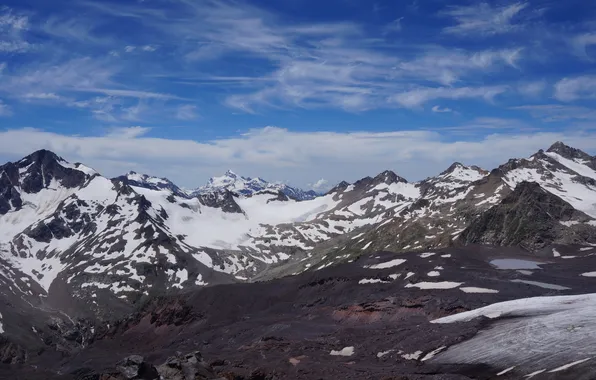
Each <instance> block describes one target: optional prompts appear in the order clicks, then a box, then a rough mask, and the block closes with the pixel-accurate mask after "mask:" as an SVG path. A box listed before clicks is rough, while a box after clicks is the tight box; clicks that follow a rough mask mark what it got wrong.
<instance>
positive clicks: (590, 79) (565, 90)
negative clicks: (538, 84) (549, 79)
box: [555, 75, 596, 102]
mask: <svg viewBox="0 0 596 380" xmlns="http://www.w3.org/2000/svg"><path fill="white" fill-rule="evenodd" d="M595 96H596V76H593V75H584V76H579V77H574V78H564V79H561V80H560V81H559V82H557V83H556V84H555V98H556V99H558V100H560V101H562V102H571V101H574V100H577V99H581V98H593V97H595Z"/></svg>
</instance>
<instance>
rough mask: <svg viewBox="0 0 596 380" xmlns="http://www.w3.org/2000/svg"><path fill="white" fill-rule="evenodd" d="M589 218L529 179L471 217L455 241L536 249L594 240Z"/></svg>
mask: <svg viewBox="0 0 596 380" xmlns="http://www.w3.org/2000/svg"><path fill="white" fill-rule="evenodd" d="M590 219H591V218H590V217H588V216H587V215H586V214H584V213H582V212H581V211H578V210H576V209H574V208H573V206H571V205H570V204H569V203H567V202H565V201H563V200H562V199H561V198H559V197H557V196H555V195H553V194H551V193H549V192H547V191H546V190H544V189H542V188H541V187H540V185H538V184H537V183H533V182H522V183H520V184H519V185H518V186H517V187H516V188H515V190H514V191H513V192H512V193H511V194H509V195H508V196H507V197H505V198H504V199H503V200H502V201H501V203H500V204H498V205H496V206H494V207H492V208H491V209H489V210H488V211H486V212H484V213H483V214H482V215H481V216H479V217H478V218H476V219H475V220H473V221H472V222H471V223H470V225H469V226H468V227H467V228H466V229H465V230H464V231H463V232H462V233H461V235H460V237H459V242H462V243H464V244H488V245H500V246H521V247H524V248H525V249H527V250H529V251H538V250H540V249H542V248H544V247H546V246H549V245H551V244H553V243H555V242H556V243H559V244H576V243H585V242H587V243H596V227H594V226H591V225H589V224H586V222H588V221H589V220H590Z"/></svg>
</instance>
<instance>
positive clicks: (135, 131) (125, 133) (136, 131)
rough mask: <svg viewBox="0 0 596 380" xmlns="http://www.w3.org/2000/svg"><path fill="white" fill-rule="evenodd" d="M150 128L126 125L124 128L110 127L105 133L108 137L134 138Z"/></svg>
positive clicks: (145, 132) (142, 134) (144, 133)
mask: <svg viewBox="0 0 596 380" xmlns="http://www.w3.org/2000/svg"><path fill="white" fill-rule="evenodd" d="M150 130H151V128H145V127H140V126H136V127H126V128H111V129H110V131H109V132H108V133H107V134H106V136H105V137H106V138H108V139H112V138H113V139H134V138H137V137H141V136H144V135H146V134H147V133H148V132H149V131H150Z"/></svg>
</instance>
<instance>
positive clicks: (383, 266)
mask: <svg viewBox="0 0 596 380" xmlns="http://www.w3.org/2000/svg"><path fill="white" fill-rule="evenodd" d="M405 262H406V260H404V259H394V260H391V261H387V262H384V263H380V264H374V265H371V266H367V267H365V268H368V269H387V268H393V267H396V266H398V265H401V264H403V263H405Z"/></svg>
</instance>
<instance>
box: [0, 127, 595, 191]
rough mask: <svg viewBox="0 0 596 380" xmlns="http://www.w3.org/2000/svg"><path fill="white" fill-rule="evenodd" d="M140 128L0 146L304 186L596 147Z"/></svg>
mask: <svg viewBox="0 0 596 380" xmlns="http://www.w3.org/2000/svg"><path fill="white" fill-rule="evenodd" d="M485 122H486V124H491V123H492V125H497V124H498V123H499V122H497V121H496V120H492V121H485ZM507 123H508V121H506V120H505V121H502V124H503V125H506V124H507ZM476 124H477V125H481V124H482V121H480V122H478V123H476ZM147 132H148V129H146V128H143V127H132V128H126V129H117V130H111V131H110V132H109V133H108V134H107V135H104V136H70V135H61V134H56V133H52V132H45V131H41V130H35V129H15V130H6V131H2V132H0V152H2V153H0V154H2V157H3V158H5V159H11V160H17V159H19V158H21V157H22V156H24V155H26V154H29V153H31V152H32V151H34V150H36V149H40V148H46V149H50V150H53V151H55V152H56V153H58V154H60V155H61V156H63V157H65V158H66V159H69V160H71V161H81V162H85V163H87V164H88V165H91V166H93V167H95V168H96V169H98V170H100V172H102V173H103V174H105V175H108V176H115V175H118V174H121V173H122V172H125V171H126V170H131V169H139V171H149V173H150V174H155V175H160V176H166V177H169V178H170V179H172V180H174V181H175V182H178V183H179V184H180V185H182V186H187V187H193V186H198V185H200V184H201V183H203V182H204V181H206V180H207V178H208V177H210V176H211V175H212V174H213V173H217V172H222V173H223V172H224V171H225V170H226V169H227V168H230V167H234V168H236V169H237V171H238V172H239V173H240V174H243V175H250V176H261V177H264V178H280V179H287V180H290V182H291V183H292V184H295V185H299V186H303V187H305V186H306V185H307V184H308V183H314V182H316V181H317V180H318V179H320V178H325V179H326V180H327V181H329V183H337V182H339V181H340V180H347V181H355V180H357V179H359V178H362V177H364V176H367V175H375V174H376V173H379V172H381V171H382V170H384V169H385V168H387V167H388V166H389V167H392V168H395V169H396V170H397V171H398V173H399V174H400V175H402V176H403V177H405V178H408V179H410V180H419V179H423V178H424V177H426V176H430V175H436V174H437V173H439V172H441V171H442V170H444V169H445V168H446V167H447V166H449V164H450V163H451V162H453V161H460V162H465V163H467V164H477V165H480V166H483V167H485V168H489V169H490V168H493V167H496V166H497V165H499V164H501V163H504V162H506V161H507V160H508V159H509V158H512V157H526V156H528V155H530V154H532V153H534V152H536V151H537V150H538V149H544V148H547V147H548V146H550V145H551V144H552V143H553V142H555V141H557V140H562V141H565V143H567V144H569V145H571V146H574V147H577V148H579V149H585V150H587V151H588V152H591V153H592V154H593V153H594V147H596V133H595V132H591V133H590V132H582V131H579V130H570V131H561V132H516V133H511V130H509V132H510V133H498V130H497V131H495V132H497V133H492V134H490V135H488V136H485V137H478V138H475V139H472V140H469V139H468V141H466V140H462V139H458V138H457V137H454V136H453V135H445V134H443V133H440V132H438V131H398V132H344V133H341V132H292V131H288V130H286V129H281V128H275V127H266V128H262V129H256V130H251V131H249V132H247V133H245V134H242V135H237V136H232V137H229V138H223V139H217V140H211V141H205V142H198V141H192V140H172V139H166V138H155V137H148V136H147V135H146V133H147ZM455 136H457V135H455ZM124 163H126V165H124ZM198 163H200V165H199V164H198Z"/></svg>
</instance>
